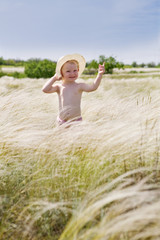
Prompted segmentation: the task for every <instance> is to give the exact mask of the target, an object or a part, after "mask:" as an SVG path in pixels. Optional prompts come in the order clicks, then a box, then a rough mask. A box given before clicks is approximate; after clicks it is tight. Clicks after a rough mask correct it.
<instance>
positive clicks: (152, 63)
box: [147, 62, 156, 68]
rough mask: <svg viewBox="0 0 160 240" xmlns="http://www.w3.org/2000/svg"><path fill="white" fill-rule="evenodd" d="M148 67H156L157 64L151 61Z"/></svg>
mask: <svg viewBox="0 0 160 240" xmlns="http://www.w3.org/2000/svg"><path fill="white" fill-rule="evenodd" d="M147 67H149V68H154V67H156V64H155V63H154V62H150V63H148V64H147Z"/></svg>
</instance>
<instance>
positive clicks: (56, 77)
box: [54, 73, 62, 81]
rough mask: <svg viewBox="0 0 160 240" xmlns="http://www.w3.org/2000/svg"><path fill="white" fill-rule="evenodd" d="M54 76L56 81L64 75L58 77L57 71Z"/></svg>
mask: <svg viewBox="0 0 160 240" xmlns="http://www.w3.org/2000/svg"><path fill="white" fill-rule="evenodd" d="M54 77H55V79H56V81H60V80H62V77H58V76H57V74H56V73H55V75H54Z"/></svg>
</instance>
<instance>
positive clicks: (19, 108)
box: [0, 76, 160, 240]
mask: <svg viewBox="0 0 160 240" xmlns="http://www.w3.org/2000/svg"><path fill="white" fill-rule="evenodd" d="M12 81H13V82H12ZM88 81H93V79H89V80H88ZM44 82H45V80H43V79H41V80H38V81H37V80H36V81H35V80H32V79H24V80H22V79H21V80H20V79H14V80H11V79H8V78H6V79H5V78H3V79H1V87H2V88H1V91H0V101H1V106H0V111H1V118H0V126H1V128H0V131H1V132H0V133H1V139H0V239H1V240H6V239H7V240H8V239H11V240H12V239H13V240H15V239H16V240H22V239H23V240H29V239H34V240H42V239H43V240H50V239H52V240H90V239H91V240H92V239H93V240H104V239H109V240H117V239H118V240H133V239H142V240H148V239H151V240H155V239H158V238H159V236H160V200H159V199H160V198H159V196H160V195H159V189H160V163H159V156H160V131H159V112H160V98H159V96H160V90H159V89H160V82H159V78H155V79H153V78H152V77H150V76H148V78H143V79H139V78H138V79H132V80H131V79H129V80H125V79H124V80H121V81H119V80H116V79H110V80H109V79H108V78H104V79H103V82H102V84H101V86H100V88H99V89H98V90H97V91H96V92H93V93H90V94H84V95H83V100H82V115H83V119H84V120H83V122H82V123H80V124H78V125H75V124H74V125H72V126H70V128H65V126H61V127H57V126H56V122H55V119H56V115H57V103H58V102H57V96H56V95H54V94H53V95H52V94H51V95H47V94H46V95H45V94H43V93H42V92H41V87H42V85H43V84H44Z"/></svg>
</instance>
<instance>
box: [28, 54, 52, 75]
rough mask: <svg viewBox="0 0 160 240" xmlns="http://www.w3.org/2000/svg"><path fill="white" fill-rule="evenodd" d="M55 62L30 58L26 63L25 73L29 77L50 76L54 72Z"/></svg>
mask: <svg viewBox="0 0 160 240" xmlns="http://www.w3.org/2000/svg"><path fill="white" fill-rule="evenodd" d="M55 69H56V63H54V62H52V61H50V60H47V59H45V60H42V61H40V60H35V59H31V60H29V61H28V62H27V63H26V66H25V74H26V76H27V77H30V78H50V77H52V76H53V75H54V74H55Z"/></svg>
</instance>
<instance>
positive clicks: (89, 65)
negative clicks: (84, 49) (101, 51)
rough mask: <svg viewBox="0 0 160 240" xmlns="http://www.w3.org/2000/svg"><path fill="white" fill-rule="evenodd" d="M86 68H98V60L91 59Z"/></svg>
mask: <svg viewBox="0 0 160 240" xmlns="http://www.w3.org/2000/svg"><path fill="white" fill-rule="evenodd" d="M87 67H88V69H91V68H93V69H97V68H98V62H97V61H96V60H92V61H91V62H89V63H88V66H87Z"/></svg>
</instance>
